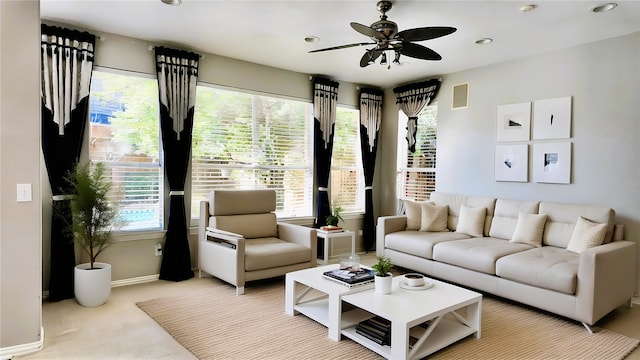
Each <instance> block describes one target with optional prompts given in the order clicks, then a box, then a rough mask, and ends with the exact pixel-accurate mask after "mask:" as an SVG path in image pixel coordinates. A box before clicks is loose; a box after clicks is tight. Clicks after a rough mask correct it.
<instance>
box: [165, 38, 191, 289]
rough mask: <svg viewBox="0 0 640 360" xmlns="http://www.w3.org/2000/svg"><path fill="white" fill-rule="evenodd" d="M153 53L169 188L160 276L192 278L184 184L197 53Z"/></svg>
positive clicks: (174, 279) (173, 51)
mask: <svg viewBox="0 0 640 360" xmlns="http://www.w3.org/2000/svg"><path fill="white" fill-rule="evenodd" d="M155 53H156V71H157V73H158V94H159V99H160V130H161V132H162V147H163V150H164V167H165V171H166V174H167V179H168V182H169V189H170V192H169V195H170V203H169V223H168V224H167V233H166V236H165V244H164V249H165V250H164V254H163V256H162V264H161V266H160V279H163V280H171V281H182V280H186V279H190V278H192V277H193V271H192V270H191V253H190V251H189V238H188V233H187V218H186V214H185V209H184V183H185V180H186V176H187V167H188V165H189V157H190V155H191V131H192V130H193V111H194V106H195V102H196V81H197V79H198V62H199V59H200V56H199V55H198V54H194V53H190V52H186V51H179V50H172V49H167V48H163V47H157V48H156V49H155Z"/></svg>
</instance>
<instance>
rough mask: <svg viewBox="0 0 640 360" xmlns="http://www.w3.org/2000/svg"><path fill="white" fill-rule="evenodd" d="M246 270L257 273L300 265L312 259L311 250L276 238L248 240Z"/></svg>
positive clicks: (245, 252) (246, 242)
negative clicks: (258, 271) (257, 271)
mask: <svg viewBox="0 0 640 360" xmlns="http://www.w3.org/2000/svg"><path fill="white" fill-rule="evenodd" d="M244 254H245V258H244V269H245V270H246V271H255V270H263V269H270V268H274V267H281V266H286V265H293V264H300V263H304V262H308V261H309V259H311V249H310V248H308V247H305V246H302V245H300V244H296V243H292V242H288V241H284V240H281V239H278V238H274V237H267V238H259V239H247V240H245V249H244Z"/></svg>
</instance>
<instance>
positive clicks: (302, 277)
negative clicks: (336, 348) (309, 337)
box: [284, 264, 373, 341]
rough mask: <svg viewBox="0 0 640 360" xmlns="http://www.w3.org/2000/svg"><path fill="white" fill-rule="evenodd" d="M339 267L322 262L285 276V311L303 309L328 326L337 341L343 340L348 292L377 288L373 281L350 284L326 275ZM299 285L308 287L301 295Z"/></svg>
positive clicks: (330, 334) (333, 338)
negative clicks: (336, 281) (344, 312)
mask: <svg viewBox="0 0 640 360" xmlns="http://www.w3.org/2000/svg"><path fill="white" fill-rule="evenodd" d="M338 267H339V265H338V264H332V265H326V266H320V267H315V268H310V269H305V270H299V271H293V272H290V273H287V275H286V276H285V304H284V308H285V313H286V314H288V315H296V314H298V313H301V314H304V315H306V316H307V317H309V318H311V319H313V320H315V321H317V322H319V323H320V324H322V325H324V326H326V327H327V328H328V330H329V338H330V339H332V340H334V341H339V340H340V329H342V327H343V326H341V320H342V316H341V314H342V301H341V298H342V297H343V296H344V295H348V294H354V293H357V292H361V291H367V290H369V289H373V284H370V285H364V286H359V287H355V288H348V287H346V286H344V285H340V284H337V283H335V282H333V281H330V280H326V279H323V278H322V273H324V272H325V271H329V270H333V269H337V268H338ZM299 287H304V291H302V292H301V293H300V294H299V295H298V292H299V291H297V289H298V288H299ZM312 290H317V291H319V292H320V293H321V294H318V292H314V291H312Z"/></svg>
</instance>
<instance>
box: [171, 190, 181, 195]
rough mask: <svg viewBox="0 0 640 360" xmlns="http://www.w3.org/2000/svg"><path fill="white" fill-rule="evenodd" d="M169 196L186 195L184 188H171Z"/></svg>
mask: <svg viewBox="0 0 640 360" xmlns="http://www.w3.org/2000/svg"><path fill="white" fill-rule="evenodd" d="M169 196H184V190H171V191H169Z"/></svg>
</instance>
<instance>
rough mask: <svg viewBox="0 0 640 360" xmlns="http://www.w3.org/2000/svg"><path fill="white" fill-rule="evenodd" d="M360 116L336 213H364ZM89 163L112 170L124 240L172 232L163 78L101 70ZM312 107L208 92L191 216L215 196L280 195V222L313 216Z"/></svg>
mask: <svg viewBox="0 0 640 360" xmlns="http://www.w3.org/2000/svg"><path fill="white" fill-rule="evenodd" d="M358 129H359V111H358V110H356V109H349V108H345V107H340V106H339V107H338V109H337V117H336V126H335V135H334V147H333V161H332V171H331V179H330V181H331V186H330V188H331V203H332V204H334V205H340V206H341V207H342V208H343V209H344V210H345V211H362V210H363V208H364V200H363V198H364V188H363V187H364V185H363V184H364V179H363V176H362V164H361V158H360V145H359V143H360V141H359V135H358ZM89 131H90V141H89V158H90V160H91V161H93V162H98V161H99V162H103V163H104V164H105V165H106V168H107V170H108V172H109V176H110V177H111V179H112V181H113V183H114V185H115V186H114V189H115V191H114V193H113V194H112V199H113V200H114V201H119V202H120V211H121V215H122V216H123V218H124V219H125V220H126V221H127V225H126V226H125V228H124V229H123V230H148V229H162V227H163V218H164V209H163V204H164V200H163V193H164V190H163V184H164V179H163V176H164V169H163V168H162V151H161V149H160V130H159V121H158V88H157V81H156V80H155V79H154V78H151V77H150V78H145V77H140V76H137V74H133V73H122V72H119V73H115V72H111V71H102V70H95V71H94V72H93V77H92V85H91V96H90V129H89ZM313 167H314V162H313V113H312V104H311V103H310V102H304V101H295V100H290V99H282V98H276V97H270V96H262V95H253V94H248V93H243V92H237V91H230V90H222V89H218V88H213V87H211V86H205V85H199V86H198V88H197V92H196V107H195V116H194V126H193V145H192V164H191V201H192V204H191V216H192V218H198V217H199V215H200V214H199V210H200V201H201V200H204V199H206V198H207V195H208V193H209V191H211V190H213V189H274V190H276V194H277V205H276V212H277V214H278V216H279V217H300V216H312V214H313V210H314V207H313V196H314V191H315V189H314V187H313V182H314V179H313Z"/></svg>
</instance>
